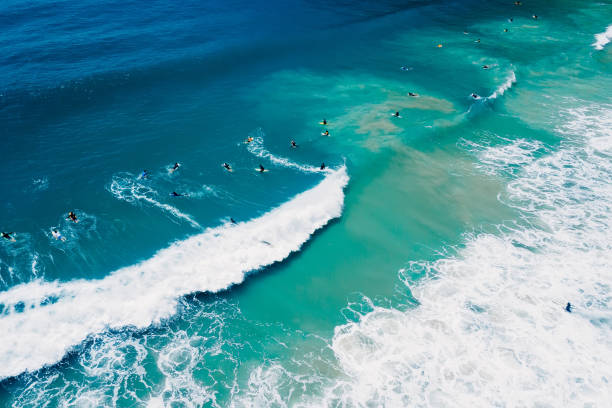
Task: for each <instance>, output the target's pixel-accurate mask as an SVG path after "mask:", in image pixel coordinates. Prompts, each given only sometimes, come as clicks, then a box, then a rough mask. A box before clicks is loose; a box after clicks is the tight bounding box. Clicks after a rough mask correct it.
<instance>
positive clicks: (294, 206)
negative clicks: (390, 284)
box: [0, 166, 348, 378]
mask: <svg viewBox="0 0 612 408" xmlns="http://www.w3.org/2000/svg"><path fill="white" fill-rule="evenodd" d="M347 183H348V175H347V172H346V167H344V166H343V167H341V168H339V169H337V170H334V171H330V172H328V173H327V175H326V177H325V178H324V179H323V180H322V181H321V182H320V183H319V184H318V185H317V186H315V187H313V188H312V189H310V190H307V191H305V192H303V193H301V194H299V195H297V196H295V197H294V198H293V199H291V200H290V201H288V202H286V203H284V204H282V205H281V206H280V207H278V208H276V209H273V210H271V211H269V212H268V213H266V214H264V215H263V216H261V217H259V218H256V219H253V220H251V221H248V222H242V223H239V224H237V225H222V226H219V227H216V228H209V229H207V230H205V231H204V232H203V233H201V234H198V235H195V236H193V237H191V238H188V239H186V240H184V241H180V242H177V243H175V244H173V245H171V246H170V247H168V248H166V249H163V250H161V251H159V252H158V253H157V254H155V255H154V256H153V257H152V258H150V259H148V260H146V261H143V262H141V263H138V264H136V265H132V266H129V267H125V268H122V269H119V270H117V271H115V272H113V273H111V274H110V275H109V276H107V277H106V278H104V279H101V280H95V281H87V280H77V281H72V282H67V283H58V282H42V281H35V282H32V283H28V284H23V285H19V286H16V287H13V288H11V289H10V290H8V291H6V292H2V293H0V304H2V305H4V310H5V312H4V313H3V314H2V316H0V333H3V334H2V336H0V378H5V377H10V376H15V375H18V374H20V373H22V372H24V371H32V370H36V369H38V368H40V367H42V366H44V365H47V364H53V363H55V362H57V361H59V360H60V359H61V358H62V357H63V356H64V355H65V354H66V352H67V351H69V350H70V349H71V348H72V347H74V346H76V345H78V344H79V343H80V342H81V341H83V340H84V339H85V338H86V337H87V336H88V335H89V334H91V333H98V332H102V331H105V330H107V329H117V328H122V327H126V326H131V327H136V328H143V327H147V326H149V325H151V324H153V323H156V322H159V321H160V319H164V318H167V317H169V316H171V315H172V314H173V313H174V312H175V310H176V306H177V300H178V297H180V296H181V295H184V294H188V293H193V292H203V291H207V292H217V291H220V290H223V289H226V288H228V287H229V286H231V285H234V284H238V283H240V282H242V281H243V280H244V277H245V274H246V273H248V272H249V271H253V270H257V269H259V268H262V267H264V266H267V265H270V264H272V263H274V262H278V261H281V260H283V259H285V258H286V257H287V256H288V255H289V254H290V253H291V252H294V251H297V250H299V248H300V247H301V246H302V244H303V243H304V242H306V241H307V240H308V239H309V237H310V236H311V234H312V233H313V232H315V231H316V230H318V229H319V228H321V227H323V226H324V225H325V224H327V222H328V221H329V220H331V219H333V218H336V217H339V216H340V215H341V213H342V208H343V203H344V191H343V189H344V187H345V186H346V184H347ZM263 241H266V242H267V244H266V243H264V242H263ZM50 299H52V301H49V300H50ZM17 304H20V305H23V307H22V308H20V309H22V310H23V311H21V312H19V311H18V310H15V305H17Z"/></svg>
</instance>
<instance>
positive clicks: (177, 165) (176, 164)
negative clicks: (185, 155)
mask: <svg viewBox="0 0 612 408" xmlns="http://www.w3.org/2000/svg"><path fill="white" fill-rule="evenodd" d="M179 167H180V165H179V164H178V163H174V166H173V167H172V170H170V171H171V172H173V173H174V172H175V171H176V170H177V169H178V168H179Z"/></svg>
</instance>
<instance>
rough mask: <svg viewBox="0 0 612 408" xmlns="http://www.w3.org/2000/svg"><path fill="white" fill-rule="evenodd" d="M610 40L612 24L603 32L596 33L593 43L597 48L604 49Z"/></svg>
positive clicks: (611, 38)
mask: <svg viewBox="0 0 612 408" xmlns="http://www.w3.org/2000/svg"><path fill="white" fill-rule="evenodd" d="M610 40H612V24H611V25H609V26H608V28H607V29H606V31H604V32H603V33H599V34H595V42H594V43H593V44H592V45H593V47H594V48H595V49H596V50H598V51H600V50H603V49H604V47H605V46H606V45H607V44H608V43H609V42H610Z"/></svg>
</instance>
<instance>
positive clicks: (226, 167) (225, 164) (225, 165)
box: [223, 163, 232, 171]
mask: <svg viewBox="0 0 612 408" xmlns="http://www.w3.org/2000/svg"><path fill="white" fill-rule="evenodd" d="M223 167H224V168H225V170H227V171H232V168H231V167H230V165H229V164H227V163H223Z"/></svg>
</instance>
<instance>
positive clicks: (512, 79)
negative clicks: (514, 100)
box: [486, 71, 516, 99]
mask: <svg viewBox="0 0 612 408" xmlns="http://www.w3.org/2000/svg"><path fill="white" fill-rule="evenodd" d="M515 82H516V75H515V74H514V71H510V74H508V77H507V78H506V81H505V82H504V83H503V84H501V85H500V86H498V87H497V89H496V90H495V92H493V93H492V94H491V95H489V96H487V98H486V99H496V98H497V97H498V96H502V95H503V94H504V93H505V92H506V91H507V90H508V89H510V88H512V84H514V83H515Z"/></svg>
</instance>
